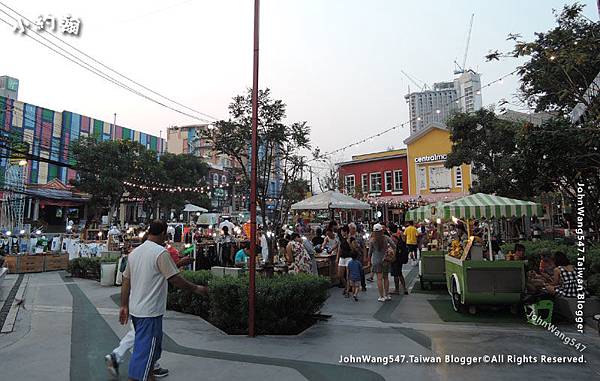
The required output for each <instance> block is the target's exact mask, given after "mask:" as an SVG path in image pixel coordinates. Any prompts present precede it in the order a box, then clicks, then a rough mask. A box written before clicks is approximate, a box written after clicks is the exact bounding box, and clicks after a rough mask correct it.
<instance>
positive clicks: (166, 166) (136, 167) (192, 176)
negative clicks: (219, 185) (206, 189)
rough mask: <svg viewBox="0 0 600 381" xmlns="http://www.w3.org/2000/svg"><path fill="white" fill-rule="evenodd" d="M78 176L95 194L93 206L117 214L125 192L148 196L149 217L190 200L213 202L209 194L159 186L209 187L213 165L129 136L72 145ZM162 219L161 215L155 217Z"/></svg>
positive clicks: (78, 184) (85, 188) (82, 186)
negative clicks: (153, 147) (159, 152)
mask: <svg viewBox="0 0 600 381" xmlns="http://www.w3.org/2000/svg"><path fill="white" fill-rule="evenodd" d="M72 152H73V155H74V157H75V160H76V164H75V169H76V170H77V171H78V178H77V179H76V180H75V181H74V184H73V185H75V186H76V187H77V188H78V189H80V190H82V191H84V192H87V193H89V194H90V195H91V197H92V199H91V204H92V207H94V208H97V209H109V210H110V214H109V215H111V216H112V215H113V213H114V211H115V210H116V208H117V207H118V205H119V203H120V202H121V200H122V199H123V197H124V196H126V195H127V196H128V197H135V198H140V199H142V200H144V207H145V209H146V211H147V215H148V216H150V215H152V214H153V211H155V210H156V208H157V206H159V205H160V207H162V208H165V209H167V210H170V209H180V208H181V207H182V206H183V205H184V204H185V202H192V203H195V204H198V205H201V206H208V198H207V196H206V195H205V194H202V193H199V192H181V191H175V192H165V191H164V190H159V189H158V188H159V187H156V186H155V189H153V185H155V184H157V183H158V184H163V185H161V186H160V187H161V188H164V186H165V185H166V186H167V187H173V188H177V187H181V188H186V187H197V186H204V185H205V183H206V177H207V174H208V166H207V165H206V163H204V162H202V160H201V159H200V158H198V157H195V156H191V155H174V154H170V153H165V154H163V155H161V156H160V158H159V157H158V156H157V153H156V152H154V151H151V150H148V149H146V148H145V147H144V146H142V145H141V144H139V143H136V142H132V141H128V140H117V141H112V140H107V141H101V140H98V139H96V138H94V137H87V138H82V139H79V140H77V141H75V142H73V143H72ZM125 182H131V183H135V184H138V185H146V186H148V188H146V189H140V188H139V187H127V186H126V185H125ZM154 217H157V216H154Z"/></svg>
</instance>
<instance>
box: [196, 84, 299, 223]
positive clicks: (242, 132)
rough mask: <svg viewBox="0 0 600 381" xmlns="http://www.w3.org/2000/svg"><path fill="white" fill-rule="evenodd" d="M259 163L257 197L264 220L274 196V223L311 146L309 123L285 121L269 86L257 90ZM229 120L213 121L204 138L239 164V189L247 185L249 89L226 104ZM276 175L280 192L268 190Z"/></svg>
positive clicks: (279, 102) (283, 110)
mask: <svg viewBox="0 0 600 381" xmlns="http://www.w3.org/2000/svg"><path fill="white" fill-rule="evenodd" d="M258 110H259V111H258V147H259V149H258V165H257V171H258V172H257V178H258V188H257V200H258V204H259V206H260V207H261V211H262V217H263V221H266V211H267V208H266V205H267V199H268V198H274V199H276V205H275V209H274V212H275V215H274V221H273V222H274V223H275V225H276V226H278V225H280V224H281V223H282V219H283V218H284V217H285V215H284V214H283V213H281V211H282V209H286V207H287V205H286V204H287V203H289V200H287V199H285V198H284V195H285V194H286V192H287V187H288V185H289V184H291V183H293V182H294V181H295V180H297V179H299V178H300V175H301V172H302V168H303V167H304V160H303V158H302V157H301V156H300V151H301V150H302V149H309V148H310V127H309V126H308V125H307V123H306V122H295V123H291V124H285V123H284V120H285V118H286V105H285V103H283V101H282V100H278V99H273V98H272V96H271V91H270V90H269V89H266V90H259V92H258ZM229 115H230V119H229V120H221V121H218V122H216V123H215V125H214V128H212V129H211V130H209V131H208V133H207V134H206V136H205V138H206V139H207V140H208V141H209V142H211V143H212V144H213V146H214V149H215V150H216V151H217V152H218V153H220V154H225V155H227V156H229V157H230V158H231V159H232V160H233V161H234V162H235V163H236V164H237V167H239V168H240V171H239V173H237V174H236V175H237V176H239V178H240V179H241V186H240V188H241V189H238V192H239V191H241V192H244V191H245V192H247V191H248V189H249V188H250V169H251V167H250V151H251V144H250V142H251V137H252V91H251V89H248V91H247V93H246V94H245V95H238V96H235V97H234V98H233V101H232V102H231V104H230V105H229ZM277 178H279V181H280V184H281V192H279V193H276V194H272V193H270V192H269V185H270V183H271V181H276V180H277Z"/></svg>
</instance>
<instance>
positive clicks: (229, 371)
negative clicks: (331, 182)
mask: <svg viewBox="0 0 600 381" xmlns="http://www.w3.org/2000/svg"><path fill="white" fill-rule="evenodd" d="M406 274H407V275H409V274H408V271H407V272H406ZM414 275H415V274H414V271H413V272H412V273H411V274H410V277H411V278H412V277H414ZM17 279H18V278H17V276H15V275H9V276H8V278H7V279H6V280H5V282H4V285H3V286H2V287H0V307H2V305H3V304H4V299H5V298H6V297H7V295H8V294H9V292H10V290H11V289H12V288H13V285H14V283H15V282H16V280H17ZM22 283H23V287H26V289H25V292H24V297H25V302H24V303H23V305H24V307H25V309H23V308H21V309H20V310H19V313H18V315H17V319H16V322H15V327H14V331H13V332H11V333H8V334H0V375H1V377H0V379H2V380H4V379H6V380H60V381H64V380H86V381H87V380H108V379H109V377H108V375H107V373H106V370H105V369H104V363H103V355H104V354H106V353H108V352H109V351H110V350H111V349H112V348H113V347H114V346H116V345H117V343H118V340H119V337H121V336H122V335H124V334H125V332H126V330H127V327H123V326H121V325H119V323H118V321H117V319H118V309H117V306H116V304H115V302H114V299H115V295H116V294H117V293H118V292H119V289H118V288H116V287H109V288H105V287H100V286H99V284H98V283H97V282H94V281H89V280H81V279H69V278H66V277H64V274H61V273H41V274H32V275H26V276H25V277H24V278H23V279H22ZM432 299H447V296H445V295H443V294H437V295H436V294H421V293H413V294H411V295H409V296H407V297H404V296H397V297H395V298H394V300H393V301H391V302H387V303H385V304H382V303H379V302H377V301H376V290H375V289H374V288H373V284H369V290H368V291H367V292H366V293H363V294H362V295H361V296H360V301H359V302H358V303H355V302H353V301H351V300H348V299H344V298H343V297H342V296H341V291H340V290H339V289H337V288H333V289H332V290H331V297H330V298H329V300H328V302H327V304H326V306H325V307H324V308H323V313H329V314H332V315H333V317H332V318H331V319H330V320H329V321H327V322H321V323H318V324H316V325H315V326H313V327H311V328H310V329H309V330H307V331H305V332H304V333H303V334H301V335H299V336H283V337H282V336H278V337H274V336H262V337H258V338H254V339H250V338H247V337H245V336H227V335H224V334H223V333H221V332H220V331H218V330H217V329H215V328H214V327H212V326H211V325H209V324H207V323H206V322H204V321H203V320H202V319H199V318H197V317H194V316H190V315H185V314H180V313H174V312H168V313H167V316H166V320H165V323H164V328H165V338H164V352H163V356H162V359H161V363H162V364H163V366H165V367H168V368H169V369H170V370H171V375H170V376H169V379H171V380H192V379H200V378H202V379H212V380H231V379H244V380H264V379H269V378H273V379H280V380H335V381H340V380H343V379H345V380H384V379H385V380H397V379H405V378H406V379H413V380H482V379H485V380H487V381H492V380H507V379H527V380H570V379H583V378H587V379H590V380H592V379H598V377H599V376H600V349H599V347H600V346H599V344H600V339H599V338H598V335H597V333H595V332H594V331H593V330H592V329H591V328H588V330H587V333H586V335H585V336H580V335H577V334H575V333H574V332H573V329H572V328H569V327H564V326H561V327H560V329H562V330H564V331H566V332H567V334H568V335H569V336H572V337H575V338H577V339H578V340H580V341H581V342H583V343H584V344H586V345H587V346H588V349H587V350H586V351H585V352H584V354H585V359H586V361H587V363H585V364H583V365H565V364H560V365H550V364H529V365H522V366H518V365H516V364H512V365H506V364H504V365H473V366H460V365H450V364H435V365H432V364H414V363H413V364H408V363H404V364H390V365H387V366H385V365H373V364H340V363H339V360H340V356H342V355H344V356H347V355H351V354H352V355H362V354H370V355H390V354H400V355H405V356H409V355H415V356H418V355H422V356H436V355H438V356H442V357H443V356H445V355H452V354H454V355H457V356H468V355H469V356H473V355H481V356H483V355H486V354H505V355H509V354H513V355H532V356H540V355H543V354H545V355H559V356H573V355H577V354H578V352H576V351H575V350H574V349H572V348H570V347H568V346H566V345H564V344H563V343H562V342H561V341H560V340H559V339H558V338H556V337H555V336H554V335H552V334H551V333H549V332H547V331H544V330H542V329H539V328H535V327H531V326H527V325H524V324H510V323H502V324H483V323H477V324H474V323H448V322H444V321H442V320H441V319H440V317H439V315H438V314H437V313H436V311H435V310H434V309H433V308H432V306H431V304H430V303H429V300H432ZM21 307H23V306H21ZM406 359H408V357H406ZM124 369H126V364H125V368H124ZM121 379H122V380H125V379H126V378H125V376H121Z"/></svg>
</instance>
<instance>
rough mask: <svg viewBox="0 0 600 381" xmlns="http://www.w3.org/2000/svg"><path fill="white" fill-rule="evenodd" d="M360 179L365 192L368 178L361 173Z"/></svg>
mask: <svg viewBox="0 0 600 381" xmlns="http://www.w3.org/2000/svg"><path fill="white" fill-rule="evenodd" d="M360 180H361V187H362V191H363V193H367V192H368V191H369V179H368V178H367V174H366V173H363V174H362V175H361V178H360Z"/></svg>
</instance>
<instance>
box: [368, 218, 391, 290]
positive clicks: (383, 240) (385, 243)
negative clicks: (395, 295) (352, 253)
mask: <svg viewBox="0 0 600 381" xmlns="http://www.w3.org/2000/svg"><path fill="white" fill-rule="evenodd" d="M383 231H384V229H383V225H381V224H375V225H374V226H373V234H372V235H371V239H370V241H369V253H370V255H371V266H372V271H373V272H374V273H375V274H377V290H378V291H379V298H378V299H377V300H378V301H379V302H385V301H386V300H391V299H392V297H391V296H390V281H389V278H388V273H389V271H390V264H389V263H387V262H385V261H384V260H383V259H384V257H385V253H386V251H387V250H388V248H391V249H392V250H393V251H394V252H395V251H396V244H395V243H394V241H393V240H392V239H391V238H390V237H388V236H386V235H384V234H383V233H384V232H383Z"/></svg>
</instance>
